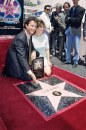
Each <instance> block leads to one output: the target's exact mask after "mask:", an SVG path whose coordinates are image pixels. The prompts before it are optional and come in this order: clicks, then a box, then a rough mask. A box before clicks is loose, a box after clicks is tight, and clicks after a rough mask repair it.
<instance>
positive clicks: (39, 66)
mask: <svg viewBox="0 0 86 130" xmlns="http://www.w3.org/2000/svg"><path fill="white" fill-rule="evenodd" d="M41 64H42V62H41V61H39V60H37V62H36V63H35V69H41Z"/></svg>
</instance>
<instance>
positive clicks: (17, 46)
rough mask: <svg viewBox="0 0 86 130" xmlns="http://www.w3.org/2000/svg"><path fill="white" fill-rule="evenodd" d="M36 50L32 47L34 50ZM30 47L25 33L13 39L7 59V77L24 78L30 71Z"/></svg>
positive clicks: (5, 72) (5, 71)
mask: <svg viewBox="0 0 86 130" xmlns="http://www.w3.org/2000/svg"><path fill="white" fill-rule="evenodd" d="M33 49H34V47H33V45H32V50H33ZM28 57H29V47H28V42H27V36H26V33H25V31H22V32H21V33H19V34H18V35H17V36H15V38H14V39H13V41H12V43H11V45H10V47H9V49H8V52H7V57H6V63H5V68H4V71H3V73H4V74H5V75H7V76H12V77H16V78H21V79H22V78H23V76H24V74H27V71H28V70H30V67H29V64H28Z"/></svg>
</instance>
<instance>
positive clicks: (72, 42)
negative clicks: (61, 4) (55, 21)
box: [65, 29, 81, 64]
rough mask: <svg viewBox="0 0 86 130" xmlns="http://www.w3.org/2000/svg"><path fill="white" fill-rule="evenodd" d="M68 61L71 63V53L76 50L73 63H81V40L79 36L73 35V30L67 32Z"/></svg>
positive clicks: (66, 48) (66, 49)
mask: <svg viewBox="0 0 86 130" xmlns="http://www.w3.org/2000/svg"><path fill="white" fill-rule="evenodd" d="M65 34H66V46H65V51H66V61H67V62H70V63H71V51H72V49H73V48H74V57H73V62H74V63H75V64H78V61H79V50H80V38H81V35H79V34H72V32H71V29H68V30H66V32H65Z"/></svg>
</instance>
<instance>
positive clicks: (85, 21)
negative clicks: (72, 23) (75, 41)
mask: <svg viewBox="0 0 86 130" xmlns="http://www.w3.org/2000/svg"><path fill="white" fill-rule="evenodd" d="M83 37H86V14H85V20H84V24H83Z"/></svg>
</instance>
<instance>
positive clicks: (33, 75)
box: [29, 70, 38, 84]
mask: <svg viewBox="0 0 86 130" xmlns="http://www.w3.org/2000/svg"><path fill="white" fill-rule="evenodd" d="M29 75H30V76H31V78H32V80H33V81H34V82H35V83H36V84H38V81H37V79H36V76H35V74H34V73H33V72H32V71H31V70H30V71H29Z"/></svg>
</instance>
